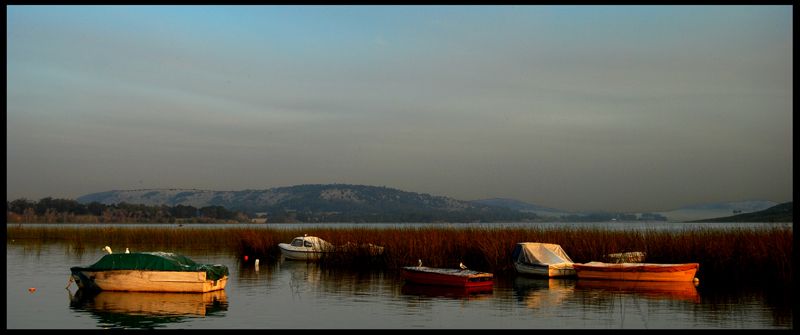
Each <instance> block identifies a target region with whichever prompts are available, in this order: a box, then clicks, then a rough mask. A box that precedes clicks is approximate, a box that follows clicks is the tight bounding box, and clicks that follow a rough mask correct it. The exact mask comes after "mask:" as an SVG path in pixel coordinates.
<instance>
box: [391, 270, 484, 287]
mask: <svg viewBox="0 0 800 335" xmlns="http://www.w3.org/2000/svg"><path fill="white" fill-rule="evenodd" d="M401 276H402V278H403V279H405V280H407V281H408V282H411V283H416V284H423V285H443V286H459V287H480V286H492V285H493V281H492V280H493V277H494V276H493V275H492V274H491V273H488V272H480V271H473V270H467V269H443V268H429V267H427V266H404V267H403V268H402V273H401Z"/></svg>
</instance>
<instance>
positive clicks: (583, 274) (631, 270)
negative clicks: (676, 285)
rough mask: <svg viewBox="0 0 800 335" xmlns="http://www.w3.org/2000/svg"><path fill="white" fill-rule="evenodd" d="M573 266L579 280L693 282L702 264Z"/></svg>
mask: <svg viewBox="0 0 800 335" xmlns="http://www.w3.org/2000/svg"><path fill="white" fill-rule="evenodd" d="M572 266H573V267H574V268H575V272H576V274H577V275H578V279H609V280H638V281H678V282H681V281H683V282H691V281H694V279H695V278H694V275H695V274H696V273H697V269H698V268H699V267H700V264H699V263H684V264H658V263H603V262H589V263H584V264H579V263H575V264H573V265H572Z"/></svg>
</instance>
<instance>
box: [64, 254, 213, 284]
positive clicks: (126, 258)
mask: <svg viewBox="0 0 800 335" xmlns="http://www.w3.org/2000/svg"><path fill="white" fill-rule="evenodd" d="M72 269H73V270H88V271H103V270H148V271H205V272H206V278H207V279H210V280H218V279H220V278H222V277H224V276H226V275H228V267H227V266H225V265H221V264H214V265H212V264H197V263H195V262H194V261H193V260H191V259H189V258H188V257H186V256H182V255H178V254H173V253H170V252H160V251H156V252H132V253H129V254H108V255H105V256H103V258H101V259H100V260H99V261H97V263H94V264H92V265H90V266H88V267H73V268H72Z"/></svg>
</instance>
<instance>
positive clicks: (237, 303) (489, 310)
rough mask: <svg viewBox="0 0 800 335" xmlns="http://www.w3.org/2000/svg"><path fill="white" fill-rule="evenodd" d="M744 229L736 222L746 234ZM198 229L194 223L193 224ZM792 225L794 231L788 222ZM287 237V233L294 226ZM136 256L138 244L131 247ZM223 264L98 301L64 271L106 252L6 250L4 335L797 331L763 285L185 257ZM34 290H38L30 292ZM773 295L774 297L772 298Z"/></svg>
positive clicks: (783, 299)
mask: <svg viewBox="0 0 800 335" xmlns="http://www.w3.org/2000/svg"><path fill="white" fill-rule="evenodd" d="M739 225H741V224H739ZM192 226H193V227H195V225H192ZM789 226H791V224H789ZM287 227H289V226H287ZM131 247H132V248H135V246H131ZM181 253H183V254H185V255H186V256H189V257H190V258H192V259H194V260H195V261H197V262H200V263H219V264H225V265H227V266H228V267H229V269H230V279H229V281H228V285H227V287H226V288H225V290H223V291H219V292H215V293H210V294H157V293H133V292H102V293H99V294H95V295H89V296H86V295H84V294H83V292H79V291H78V290H77V287H76V286H75V284H71V285H70V286H69V287H67V286H68V278H69V267H71V266H76V265H90V264H92V263H94V262H95V261H97V260H98V259H99V258H100V257H102V256H103V252H102V251H100V250H97V251H94V250H92V251H88V250H87V251H85V252H83V253H76V252H74V251H73V250H72V248H71V247H70V246H69V245H66V244H62V243H52V244H35V243H21V242H19V241H7V244H6V267H7V269H6V294H7V296H6V322H7V325H6V326H7V328H8V329H98V328H126V329H127V328H146V329H151V328H153V329H298V328H301V329H316V328H320V329H333V328H339V329H461V328H463V329H482V328H484V329H542V328H547V329H742V328H744V329H793V323H792V322H793V312H794V311H793V303H792V300H791V297H787V296H786V294H782V293H781V292H780V290H774V289H769V285H766V284H765V285H764V286H765V287H761V288H760V287H753V286H752V285H742V286H741V287H738V286H735V285H731V286H727V287H709V286H706V285H703V284H704V283H700V285H699V286H697V287H695V286H694V285H677V284H676V285H658V284H647V283H632V282H602V281H601V282H597V281H586V280H578V279H557V280H556V279H550V280H548V279H536V278H530V277H525V276H519V275H509V276H501V277H496V278H495V283H494V286H493V287H492V289H491V290H488V291H481V292H464V291H462V290H458V289H441V288H435V287H426V286H416V285H410V284H407V283H404V282H403V281H402V280H401V279H400V278H399V275H398V274H397V273H394V272H372V273H360V272H353V271H346V270H329V269H320V268H319V267H318V266H317V265H316V264H313V263H310V264H309V263H305V262H297V261H287V260H280V261H277V262H273V263H268V262H261V263H260V266H259V268H258V269H256V268H255V267H254V266H253V263H252V262H250V263H248V265H247V266H245V265H242V264H243V263H242V262H239V260H238V259H237V257H236V255H234V254H232V253H229V252H228V251H209V250H182V251H181ZM29 288H35V289H36V290H35V291H33V292H30V291H29ZM776 291H777V292H776Z"/></svg>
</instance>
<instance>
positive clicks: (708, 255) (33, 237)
mask: <svg viewBox="0 0 800 335" xmlns="http://www.w3.org/2000/svg"><path fill="white" fill-rule="evenodd" d="M6 231H7V235H6V239H7V243H10V242H12V241H14V243H65V244H67V245H68V246H69V248H71V250H73V251H75V252H84V251H85V250H95V249H96V250H99V249H100V248H102V247H103V246H105V245H110V246H119V247H121V248H124V247H126V246H136V248H137V249H139V250H160V251H169V252H178V253H180V252H181V251H182V250H197V249H207V250H227V251H228V252H230V253H232V254H234V255H236V256H237V259H238V262H241V263H240V265H249V264H247V263H248V262H253V261H254V260H255V259H257V258H260V259H261V260H262V261H263V262H267V261H271V262H275V261H277V260H279V259H280V257H281V255H280V249H279V248H278V243H288V242H290V241H291V240H292V239H293V238H294V237H296V236H303V235H304V234H308V235H309V236H318V237H320V238H323V239H325V240H326V241H328V242H330V243H332V244H333V245H337V246H338V245H344V244H347V243H348V242H350V243H355V244H357V245H361V244H366V243H371V244H374V245H378V246H382V247H384V252H383V253H382V254H381V255H378V256H374V255H371V254H370V253H368V252H366V250H365V249H359V248H355V249H350V251H345V252H337V253H332V254H329V255H327V256H325V257H323V258H322V259H321V260H320V261H319V263H320V266H321V267H325V268H346V269H352V270H380V271H390V272H391V271H398V270H399V269H400V268H401V267H403V266H409V265H416V264H417V260H418V259H422V260H423V262H424V264H425V265H426V266H431V267H447V268H456V267H458V264H459V262H463V263H464V264H466V265H467V266H468V267H469V268H470V269H473V270H478V271H486V272H492V273H495V274H498V275H499V274H513V272H514V267H513V263H512V259H511V252H512V250H513V248H514V245H515V244H516V243H518V242H546V243H556V244H559V245H561V247H563V248H564V250H565V251H566V252H567V254H568V255H569V256H570V257H571V258H572V260H573V261H575V262H576V263H585V262H590V261H600V260H603V256H604V255H606V254H609V253H617V252H627V251H643V252H646V253H647V259H646V262H648V263H690V262H692V263H700V269H699V271H698V273H697V277H698V278H699V279H700V280H701V282H732V281H755V282H761V283H769V285H773V283H774V284H777V285H782V284H786V285H788V284H790V283H792V277H793V273H792V269H793V266H792V252H793V251H792V246H793V233H792V229H791V228H779V227H776V228H773V229H758V230H755V229H747V228H731V229H724V230H719V229H715V230H712V229H708V230H705V229H699V230H689V231H655V230H653V231H643V232H642V231H611V230H605V229H602V228H591V229H588V228H511V229H509V228H503V229H499V228H454V227H425V228H402V227H401V228H377V229H376V228H303V227H296V228H295V227H284V228H281V229H264V228H240V227H229V228H191V227H181V228H172V227H152V228H151V227H124V226H117V227H108V226H103V227H96V226H92V225H89V226H86V227H74V226H73V227H58V226H37V227H30V226H25V225H14V224H7V228H6ZM123 250H124V249H123ZM243 256H248V259H249V261H244V257H243Z"/></svg>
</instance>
